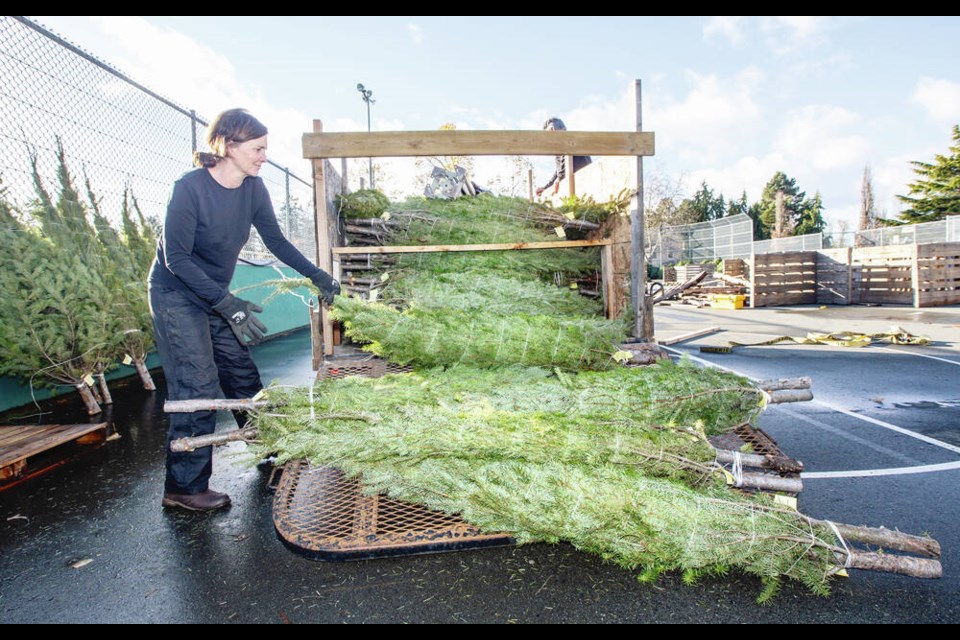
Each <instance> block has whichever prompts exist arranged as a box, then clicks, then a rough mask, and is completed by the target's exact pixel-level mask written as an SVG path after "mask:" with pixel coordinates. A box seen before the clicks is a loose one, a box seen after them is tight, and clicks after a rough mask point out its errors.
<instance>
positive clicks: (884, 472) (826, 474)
mask: <svg viewBox="0 0 960 640" xmlns="http://www.w3.org/2000/svg"><path fill="white" fill-rule="evenodd" d="M661 346H662V345H661ZM662 348H663V349H666V350H667V351H670V352H673V353H676V354H677V355H683V354H686V355H687V357H689V358H690V359H691V360H694V361H695V362H699V363H702V364H704V365H706V366H708V367H714V368H716V369H721V370H723V371H729V372H730V373H735V374H737V375H741V376H742V375H744V374H742V373H740V372H739V371H734V370H733V369H730V368H729V367H724V366H721V365H718V364H716V363H714V362H710V361H709V360H704V359H703V358H698V357H697V356H694V355H691V354H689V353H687V352H685V351H681V350H678V349H671V348H670V347H662ZM891 351H895V350H893V349H891ZM898 353H899V352H898ZM915 355H921V354H915ZM929 357H931V358H933V357H934V356H929ZM935 359H939V358H935ZM947 362H951V361H949V360H947ZM953 364H957V363H955V362H954V363H953ZM744 377H746V378H750V379H751V380H756V378H751V377H750V376H744ZM811 402H814V403H816V404H818V405H820V406H822V407H825V408H827V409H830V410H832V411H836V412H837V413H842V414H843V415H846V416H850V417H851V418H856V419H858V420H863V421H864V422H869V423H871V424H874V425H877V426H879V427H883V428H885V429H889V430H891V431H895V432H897V433H900V434H903V435H905V436H909V437H911V438H916V439H917V440H921V441H923V442H926V443H927V444H932V445H934V446H936V447H940V448H942V449H946V450H948V451H951V452H953V453H957V454H960V447H956V446H954V445H952V444H948V443H946V442H942V441H940V440H937V439H935V438H930V437H928V436H925V435H922V434H919V433H916V432H914V431H910V430H909V429H904V428H903V427H898V426H897V425H895V424H890V423H889V422H884V421H883V420H877V419H876V418H871V417H870V416H864V415H860V414H859V413H854V412H853V411H850V410H849V409H844V408H843V407H838V406H836V405H832V404H830V403H827V402H823V401H820V400H816V399H814V400H811ZM952 469H960V461H958V462H944V463H940V464H930V465H921V466H916V467H897V468H888V469H861V470H857V471H819V472H808V473H801V474H800V476H801V477H802V478H811V479H816V478H857V477H868V476H890V475H906V474H912V473H930V472H933V471H948V470H952Z"/></svg>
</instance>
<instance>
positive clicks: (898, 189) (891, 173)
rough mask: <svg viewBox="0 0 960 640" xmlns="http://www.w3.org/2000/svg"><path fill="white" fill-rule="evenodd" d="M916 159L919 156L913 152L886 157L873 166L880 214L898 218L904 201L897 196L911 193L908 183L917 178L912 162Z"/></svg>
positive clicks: (875, 196)
mask: <svg viewBox="0 0 960 640" xmlns="http://www.w3.org/2000/svg"><path fill="white" fill-rule="evenodd" d="M931 155H932V154H931ZM921 157H927V156H921ZM916 159H917V156H914V155H911V154H903V155H899V156H891V157H887V158H885V159H884V161H883V163H882V164H880V165H879V166H875V167H871V172H872V173H873V194H874V201H875V203H876V209H877V214H878V215H880V216H883V217H886V218H896V217H897V214H899V213H900V212H901V211H902V210H903V203H901V202H900V201H899V200H897V197H896V196H897V195H902V196H905V195H908V194H909V191H910V189H909V187H908V185H909V184H910V183H911V182H913V181H914V180H915V179H916V178H917V174H916V173H915V172H914V171H913V166H912V165H911V164H910V162H911V161H912V160H916Z"/></svg>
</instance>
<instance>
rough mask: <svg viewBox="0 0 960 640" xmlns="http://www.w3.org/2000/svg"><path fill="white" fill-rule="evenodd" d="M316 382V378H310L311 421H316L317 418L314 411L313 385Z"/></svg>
mask: <svg viewBox="0 0 960 640" xmlns="http://www.w3.org/2000/svg"><path fill="white" fill-rule="evenodd" d="M316 381H317V379H316V377H315V376H314V377H311V378H310V419H311V420H315V419H316V417H317V414H316V412H315V411H314V409H313V383H314V382H316Z"/></svg>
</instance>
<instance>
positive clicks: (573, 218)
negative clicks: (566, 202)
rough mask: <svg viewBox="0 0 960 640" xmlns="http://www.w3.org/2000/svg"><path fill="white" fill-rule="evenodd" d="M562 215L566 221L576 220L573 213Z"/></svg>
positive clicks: (568, 212)
mask: <svg viewBox="0 0 960 640" xmlns="http://www.w3.org/2000/svg"><path fill="white" fill-rule="evenodd" d="M563 215H565V216H566V217H567V220H575V219H576V218H577V216H576V214H574V213H573V211H567V212H566V213H565V214H563Z"/></svg>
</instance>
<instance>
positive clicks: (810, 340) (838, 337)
mask: <svg viewBox="0 0 960 640" xmlns="http://www.w3.org/2000/svg"><path fill="white" fill-rule="evenodd" d="M874 341H879V342H889V343H891V344H904V345H923V344H930V339H929V338H926V337H924V336H915V335H912V334H910V333H908V332H906V331H904V330H903V329H900V328H899V327H894V328H893V329H891V330H890V331H888V332H885V333H870V334H867V333H858V332H854V331H837V332H834V333H808V334H807V335H806V336H804V337H797V336H780V337H779V338H773V339H771V340H764V341H763V342H751V343H744V342H728V343H727V344H728V345H729V346H726V347H710V346H703V347H700V351H701V352H703V353H732V352H733V350H734V348H736V347H764V346H770V345H775V344H779V343H781V342H793V343H795V344H826V345H830V346H833V347H866V346H867V345H869V344H871V343H872V342H874Z"/></svg>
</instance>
